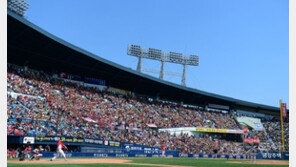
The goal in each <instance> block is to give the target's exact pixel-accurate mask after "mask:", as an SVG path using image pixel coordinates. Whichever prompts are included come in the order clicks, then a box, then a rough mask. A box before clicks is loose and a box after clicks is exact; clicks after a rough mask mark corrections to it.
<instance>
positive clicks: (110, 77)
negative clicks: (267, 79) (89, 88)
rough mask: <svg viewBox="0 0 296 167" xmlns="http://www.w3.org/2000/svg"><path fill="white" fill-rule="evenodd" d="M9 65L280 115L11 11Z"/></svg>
mask: <svg viewBox="0 0 296 167" xmlns="http://www.w3.org/2000/svg"><path fill="white" fill-rule="evenodd" d="M7 14H8V16H7V17H8V18H7V26H8V32H7V33H8V34H7V36H8V43H7V44H8V47H7V49H8V62H9V63H13V64H17V65H22V66H23V65H27V66H29V67H31V68H33V69H38V70H43V71H47V72H65V73H69V74H76V75H80V76H87V77H93V78H98V79H103V80H106V82H107V85H109V86H112V87H116V88H120V89H125V90H130V91H132V92H135V93H138V94H142V95H147V96H152V97H159V98H160V99H166V100H172V101H178V102H180V101H183V102H184V103H185V104H195V105H207V104H208V103H211V104H218V105H227V106H230V108H233V109H240V110H246V111H253V112H259V113H268V114H275V115H278V114H279V110H280V109H279V108H278V107H273V106H268V105H263V104H257V103H253V102H247V101H243V100H239V99H235V98H231V97H227V96H222V95H218V94H214V93H209V92H205V91H202V90H198V89H193V88H189V87H184V86H181V85H178V84H175V83H171V82H168V81H164V80H160V79H158V78H156V77H152V76H149V75H147V74H143V73H140V72H137V71H135V70H132V69H130V68H127V67H124V66H121V65H119V64H116V63H114V62H111V61H109V60H106V59H103V58H101V57H99V56H97V55H95V54H93V53H90V52H88V51H86V50H83V49H81V48H79V47H77V46H74V45H72V44H70V43H68V42H66V41H64V40H62V39H60V38H58V37H56V36H54V35H52V34H50V33H48V32H47V31H45V30H43V29H41V28H40V27H38V26H36V25H34V24H33V23H31V22H29V21H28V20H26V19H24V18H22V17H20V16H18V15H16V14H15V13H13V12H11V11H9V10H8V11H7Z"/></svg>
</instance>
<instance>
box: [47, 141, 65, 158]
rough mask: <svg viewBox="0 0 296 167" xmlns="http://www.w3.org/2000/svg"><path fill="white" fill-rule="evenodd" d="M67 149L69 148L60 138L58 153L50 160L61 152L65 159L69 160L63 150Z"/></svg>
mask: <svg viewBox="0 0 296 167" xmlns="http://www.w3.org/2000/svg"><path fill="white" fill-rule="evenodd" d="M66 149H68V148H67V147H66V146H65V145H64V144H63V143H62V142H61V140H59V141H58V147H57V154H56V156H54V157H53V158H51V159H50V160H51V161H53V160H55V159H56V158H57V157H58V156H59V154H61V155H62V156H63V157H64V160H65V161H67V158H66V155H65V153H64V151H63V150H66Z"/></svg>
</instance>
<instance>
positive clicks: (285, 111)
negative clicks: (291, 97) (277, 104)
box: [281, 103, 287, 117]
mask: <svg viewBox="0 0 296 167" xmlns="http://www.w3.org/2000/svg"><path fill="white" fill-rule="evenodd" d="M281 108H282V112H283V117H286V116H287V105H286V103H282V106H281Z"/></svg>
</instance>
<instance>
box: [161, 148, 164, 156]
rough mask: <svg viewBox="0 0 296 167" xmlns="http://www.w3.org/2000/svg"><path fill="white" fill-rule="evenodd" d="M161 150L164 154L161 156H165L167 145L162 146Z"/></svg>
mask: <svg viewBox="0 0 296 167" xmlns="http://www.w3.org/2000/svg"><path fill="white" fill-rule="evenodd" d="M161 151H162V155H161V156H162V157H165V147H164V146H162V147H161Z"/></svg>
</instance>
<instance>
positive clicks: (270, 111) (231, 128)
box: [7, 1, 289, 167]
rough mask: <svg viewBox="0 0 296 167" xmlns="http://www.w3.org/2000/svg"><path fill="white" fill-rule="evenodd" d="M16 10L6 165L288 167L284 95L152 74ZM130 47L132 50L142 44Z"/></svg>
mask: <svg viewBox="0 0 296 167" xmlns="http://www.w3.org/2000/svg"><path fill="white" fill-rule="evenodd" d="M9 2H11V3H12V2H14V1H9ZM22 15H23V13H21V12H19V11H17V10H15V8H14V7H11V6H10V7H9V8H8V10H7V29H8V32H7V39H8V41H7V53H8V56H7V61H8V62H7V162H8V164H7V166H8V167H19V166H25V167H29V166H33V167H39V166H45V167H46V166H48V167H49V166H51V167H53V166H55V167H62V166H65V167H91V166H110V167H111V166H166V167H172V166H179V167H181V166H182V167H184V166H197V167H214V166H215V167H218V166H219V167H220V166H221V167H236V166H244V167H256V166H262V167H265V166H266V167H275V166H289V110H287V109H286V106H285V105H286V104H285V103H281V107H273V106H268V105H263V104H258V103H253V102H248V101H244V100H239V99H236V98H232V97H227V96H223V95H219V94H215V93H210V92H206V91H203V90H198V89H195V88H190V87H186V86H185V83H183V84H182V85H179V84H175V83H172V82H168V81H165V80H163V79H161V78H156V77H153V76H150V75H148V74H145V73H142V72H140V71H139V70H133V69H130V68H127V67H124V66H122V65H119V64H118V63H116V62H112V61H109V60H106V59H104V58H101V57H100V56H98V55H95V54H93V53H90V52H88V51H86V50H84V49H81V48H79V47H77V46H75V45H73V44H71V43H68V42H66V41H64V40H63V39H61V38H59V37H57V36H55V35H53V34H51V33H49V32H47V31H45V30H44V29H42V28H40V27H38V26H37V25H35V24H33V23H31V22H30V21H28V20H27V19H26V18H25V17H23V16H22ZM128 47H129V49H130V50H129V54H131V55H134V56H137V55H140V54H138V52H141V51H143V50H144V49H139V50H136V49H137V48H141V47H140V46H138V45H134V44H132V45H129V46H128ZM102 49H103V48H102ZM135 50H136V51H138V52H136V51H135ZM131 52H132V53H131ZM149 54H151V55H152V53H151V52H150V51H149V52H148V53H147V55H149ZM192 58H193V59H192V62H193V61H196V60H198V59H195V58H196V57H192ZM139 60H140V58H139ZM170 60H171V61H175V62H176V61H178V60H177V59H176V60H173V58H171V59H170ZM188 60H189V59H188ZM192 62H191V64H194V63H192ZM139 68H140V67H139V66H138V69H139ZM184 69H185V65H184ZM183 79H184V80H185V78H183Z"/></svg>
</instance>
